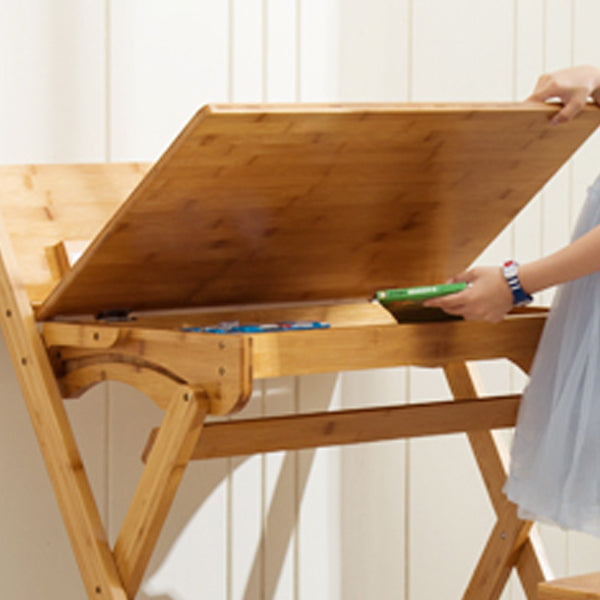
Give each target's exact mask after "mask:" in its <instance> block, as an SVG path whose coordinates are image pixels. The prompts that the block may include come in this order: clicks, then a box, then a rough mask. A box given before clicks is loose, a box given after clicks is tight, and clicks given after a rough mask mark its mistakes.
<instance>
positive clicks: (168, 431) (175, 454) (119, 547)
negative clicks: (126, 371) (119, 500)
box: [114, 386, 210, 598]
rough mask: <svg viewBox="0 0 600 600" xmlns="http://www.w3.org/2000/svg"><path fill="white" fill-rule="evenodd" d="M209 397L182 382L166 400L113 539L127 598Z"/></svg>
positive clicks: (144, 563)
mask: <svg viewBox="0 0 600 600" xmlns="http://www.w3.org/2000/svg"><path fill="white" fill-rule="evenodd" d="M209 401H210V400H209V398H208V396H207V395H206V393H205V392H204V391H197V390H194V389H192V388H189V387H187V386H182V387H181V388H180V389H179V390H178V391H177V393H176V394H175V395H174V397H173V398H172V400H171V403H170V405H169V408H168V409H167V413H166V415H165V417H164V419H163V422H162V424H161V427H160V430H159V432H158V436H157V438H156V443H155V445H154V448H153V449H152V452H151V453H150V457H149V458H148V463H147V464H146V467H145V468H144V471H143V473H142V477H141V479H140V482H139V484H138V487H137V489H136V492H135V495H134V497H133V501H132V503H131V505H130V507H129V511H128V513H127V515H126V517H125V521H124V523H123V526H122V528H121V531H120V533H119V537H118V539H117V542H116V544H115V550H114V556H115V560H116V563H117V567H118V569H119V572H120V574H121V577H122V579H123V586H124V588H125V591H126V592H127V596H128V598H133V597H134V596H135V594H136V593H137V590H138V588H139V585H140V583H141V580H142V577H143V575H144V571H145V570H146V566H147V565H148V561H149V560H150V556H151V554H152V551H153V550H154V547H155V545H156V541H157V539H158V536H159V533H160V530H161V528H162V525H163V523H164V521H165V519H166V517H167V514H168V512H169V508H170V507H171V504H172V502H173V499H174V497H175V493H176V491H177V487H178V486H179V482H180V481H181V477H182V476H183V473H184V471H185V468H186V466H187V464H188V462H189V460H190V457H191V455H192V452H193V451H194V448H195V447H196V444H197V443H198V438H199V437H200V433H201V432H202V426H203V424H204V419H205V417H206V414H207V411H208V406H209Z"/></svg>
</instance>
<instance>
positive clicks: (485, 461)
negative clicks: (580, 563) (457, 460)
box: [444, 362, 552, 600]
mask: <svg viewBox="0 0 600 600" xmlns="http://www.w3.org/2000/svg"><path fill="white" fill-rule="evenodd" d="M444 370H445V373H446V378H447V380H448V383H449V385H450V389H451V390H452V393H453V395H454V398H455V400H457V401H460V399H461V398H475V397H477V395H478V394H477V389H476V387H475V384H474V383H473V380H472V378H471V375H470V373H469V369H468V367H467V365H466V364H465V363H464V362H456V363H450V364H448V365H446V367H445V369H444ZM467 435H468V439H469V443H470V444H471V449H472V450H473V454H474V456H475V460H476V461H477V464H478V466H479V470H480V472H481V476H482V478H483V480H484V483H485V486H486V488H487V491H488V494H489V496H490V500H491V501H492V504H493V506H494V510H495V511H496V514H497V515H498V516H499V517H500V516H501V515H504V514H505V513H506V515H508V517H506V518H507V519H508V520H509V523H508V525H507V526H508V529H506V528H504V529H501V530H500V539H501V540H503V541H505V540H506V539H507V535H508V531H509V530H511V528H513V526H515V525H516V527H517V529H519V528H520V527H521V525H522V526H523V528H526V529H527V531H529V529H530V526H531V524H528V522H526V521H521V520H520V519H518V517H517V515H516V512H514V510H513V509H514V505H513V504H512V503H510V502H509V501H508V499H507V498H506V496H505V495H504V493H503V492H502V488H503V486H504V482H505V481H506V469H505V467H504V463H503V460H502V456H501V453H500V450H499V448H498V445H497V442H496V440H495V439H494V436H493V435H492V433H491V432H490V431H474V432H470V433H468V434H467ZM511 507H512V509H511ZM507 511H508V512H507ZM511 519H513V520H514V523H512V522H510V520H511ZM502 536H504V537H502ZM494 539H496V530H494V532H493V533H492V536H491V537H490V543H489V545H490V552H491V551H493V549H494V548H497V546H495V545H491V542H492V540H494ZM517 541H518V542H519V543H521V542H522V547H521V550H520V552H517V553H510V552H509V553H508V554H507V557H508V559H509V560H511V561H514V564H515V566H516V567H517V571H518V574H519V578H520V579H521V583H522V585H523V589H524V590H525V593H526V595H527V598H528V599H529V600H535V598H536V597H537V596H536V594H537V592H536V589H537V584H538V583H539V582H540V581H547V580H548V579H551V577H552V575H551V572H550V570H549V568H548V566H547V563H546V561H545V558H544V557H543V555H542V553H543V550H542V548H541V544H540V543H539V540H538V539H537V536H532V535H530V536H528V537H527V538H526V539H525V540H524V541H523V540H521V539H520V538H519V536H517ZM502 545H503V546H505V544H502ZM498 569H500V570H501V572H502V573H503V575H502V577H504V582H503V584H502V585H504V583H505V582H506V579H507V578H508V576H509V575H510V569H508V571H505V570H504V571H503V570H502V569H501V567H500V566H498ZM474 578H475V575H474ZM467 597H468V596H465V598H467ZM472 597H473V598H475V597H477V598H478V600H480V599H481V598H483V597H484V596H481V595H479V596H472Z"/></svg>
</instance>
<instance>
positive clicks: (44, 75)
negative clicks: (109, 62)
mask: <svg viewBox="0 0 600 600" xmlns="http://www.w3.org/2000/svg"><path fill="white" fill-rule="evenodd" d="M104 33H105V30H104V3H103V2H94V1H92V0H85V1H83V2H77V1H76V0H66V1H65V2H60V3H57V2H52V0H24V1H23V2H7V1H4V2H2V3H0V73H1V75H2V82H3V83H2V93H1V94H0V114H2V119H0V140H2V141H1V142H0V159H1V160H2V162H3V163H9V162H10V163H19V162H68V161H101V160H103V159H104V151H105V148H104V139H105V102H104V100H105V83H106V80H105V65H104V62H105V61H104V56H105V54H104V44H105V36H104Z"/></svg>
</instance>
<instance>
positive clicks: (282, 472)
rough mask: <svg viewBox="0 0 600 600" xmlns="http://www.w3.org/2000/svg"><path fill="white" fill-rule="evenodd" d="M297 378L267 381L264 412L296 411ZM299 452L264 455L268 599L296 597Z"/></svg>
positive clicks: (282, 413)
mask: <svg viewBox="0 0 600 600" xmlns="http://www.w3.org/2000/svg"><path fill="white" fill-rule="evenodd" d="M296 384H297V379H296V378H293V377H282V378H278V379H269V380H267V381H265V393H264V414H265V415H266V416H269V415H286V414H293V413H294V412H295V410H296V387H297V385H296ZM297 459H298V457H297V453H295V452H272V453H269V454H266V455H265V456H264V474H265V475H264V477H265V481H264V489H265V493H264V497H265V502H264V507H263V514H264V527H265V528H264V532H263V536H264V598H265V600H266V599H268V600H293V599H294V598H295V590H296V587H297V582H298V577H297V575H298V574H297V572H296V569H295V564H296V563H295V559H296V554H295V549H296V546H297V545H296V519H297V508H298V504H299V503H298V500H299V498H298V496H297V489H296V486H297V482H298V480H297V474H296V465H297Z"/></svg>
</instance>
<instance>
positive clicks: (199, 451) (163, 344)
mask: <svg viewBox="0 0 600 600" xmlns="http://www.w3.org/2000/svg"><path fill="white" fill-rule="evenodd" d="M555 111H556V108H555V107H552V106H545V105H533V104H499V105H489V104H486V105H474V104H461V105H416V104H414V105H403V104H389V105H381V104H365V105H342V104H340V105H289V106H285V105H248V106H246V105H244V106H242V105H214V106H207V107H205V108H203V109H202V110H200V111H199V112H198V113H197V114H196V115H195V116H194V117H193V119H192V120H191V121H190V123H189V124H188V125H187V126H186V127H185V128H184V130H183V131H182V132H181V134H180V135H179V136H178V137H177V139H176V140H175V141H174V142H173V144H172V145H171V146H170V148H169V149H168V150H167V151H166V152H165V154H164V155H163V156H162V157H161V158H160V160H158V162H157V163H156V164H154V165H153V166H148V165H136V164H102V165H35V166H34V165H30V166H8V167H2V168H1V169H0V210H1V213H2V219H3V231H2V234H1V236H0V242H1V252H2V261H1V265H0V266H1V271H0V282H1V285H0V289H1V298H2V307H1V310H0V321H1V322H2V327H3V332H4V335H5V337H6V340H7V344H8V347H9V350H10V353H11V356H12V360H13V363H14V367H15V370H16V372H17V374H18V377H19V382H20V384H21V387H22V390H23V394H24V397H25V400H26V402H27V404H28V408H29V410H30V413H31V414H32V423H33V426H34V428H35V431H36V434H37V437H38V440H39V442H40V447H41V449H42V452H43V455H44V458H45V461H46V465H47V468H48V472H49V474H50V478H51V480H52V483H53V487H54V490H55V493H56V496H57V499H58V502H59V505H60V507H61V511H62V514H63V518H64V520H65V524H66V526H67V529H68V531H69V535H70V539H71V542H72V545H73V549H74V552H75V555H76V558H77V560H78V564H79V567H80V570H81V574H82V577H83V580H84V583H85V586H86V590H87V593H88V595H89V597H90V598H95V599H108V598H110V599H117V598H118V599H121V600H122V599H125V598H129V599H131V598H134V597H135V595H136V593H137V590H138V587H139V585H140V582H141V579H142V576H143V574H144V571H145V568H146V566H147V563H148V560H149V558H150V555H151V553H152V550H153V548H154V546H155V543H156V540H157V538H158V535H159V532H160V528H161V526H162V524H163V522H164V520H165V517H166V515H167V513H168V510H169V507H170V506H171V502H172V500H173V497H174V495H175V492H176V489H177V486H178V483H179V480H180V478H181V476H182V473H183V470H184V467H185V465H186V464H187V463H188V462H189V461H190V460H192V459H201V458H208V457H217V456H233V455H238V454H252V453H257V452H268V451H272V450H281V449H299V448H309V447H318V446H325V445H333V444H345V443H357V442H368V441H373V440H382V439H393V438H400V437H413V436H422V435H438V434H444V433H450V432H457V431H464V432H467V434H468V436H469V440H470V443H471V445H472V448H473V452H474V454H475V457H476V459H477V462H478V464H479V468H480V470H481V474H482V477H483V479H484V481H485V484H486V486H487V489H488V492H489V496H490V499H491V502H492V504H493V506H494V509H495V511H496V513H497V515H498V523H497V525H496V527H495V528H494V530H493V531H492V533H491V537H490V539H489V543H488V545H487V546H486V548H485V550H484V552H483V554H482V556H481V559H480V561H479V564H478V565H476V567H475V572H474V574H473V577H472V579H471V581H470V582H469V583H468V584H467V583H466V582H465V583H466V591H465V595H464V598H472V599H477V600H482V599H488V598H489V599H491V598H497V596H498V593H499V590H501V589H502V588H503V587H504V584H505V582H506V580H507V578H508V576H509V574H510V571H511V568H512V567H513V566H514V567H516V568H517V570H518V573H519V575H520V577H521V581H522V582H523V585H524V588H525V590H526V593H527V596H528V598H534V597H535V594H536V587H537V584H538V583H539V582H542V581H544V580H545V579H546V578H547V573H546V572H545V571H544V567H543V565H542V562H541V561H540V558H539V555H538V549H537V546H536V544H537V542H536V541H535V539H534V538H533V537H532V536H531V535H530V532H529V530H530V527H531V523H530V522H527V521H521V520H519V519H518V518H517V516H516V512H515V510H514V506H512V505H511V504H509V503H508V502H507V501H506V499H505V498H504V496H503V495H502V493H501V488H502V484H503V480H504V478H505V473H504V470H503V466H502V463H501V461H500V458H499V454H498V449H497V448H496V446H495V444H494V441H493V438H492V436H491V433H490V430H491V429H493V428H497V427H508V426H511V425H512V424H514V421H515V416H516V411H517V406H518V400H519V398H518V396H503V397H494V398H486V399H485V401H484V400H482V399H479V398H478V397H477V394H476V391H475V388H474V385H473V382H472V380H471V379H470V377H469V374H468V371H467V368H466V365H465V361H467V360H477V359H490V358H497V357H498V358H499V357H506V358H508V359H510V360H512V361H513V362H514V363H516V364H517V365H519V366H520V367H521V368H523V369H525V370H527V369H528V368H529V366H530V363H531V359H532V356H533V353H534V351H535V347H536V344H537V340H538V337H539V334H540V332H541V329H542V327H543V323H544V319H545V314H544V313H543V312H540V311H533V310H532V311H527V312H524V313H521V314H518V315H513V316H510V317H509V318H507V319H505V320H504V322H503V323H501V324H499V325H488V324H485V323H470V322H463V321H450V322H428V323H404V324H400V323H397V322H396V321H395V320H394V319H393V318H392V316H391V315H390V313H388V312H387V311H386V310H385V309H384V308H383V307H381V306H380V305H378V304H373V303H371V302H370V298H371V297H372V295H373V293H374V291H375V290H378V289H384V288H391V287H408V286H413V285H422V284H427V283H436V282H441V281H444V280H445V279H446V278H447V277H449V276H450V275H452V274H454V273H455V272H457V271H459V270H461V269H464V268H465V267H467V266H468V265H469V264H470V263H471V262H472V261H473V260H474V259H475V258H476V257H477V255H478V254H479V253H480V252H481V251H482V250H483V249H484V248H485V247H486V245H487V244H488V243H489V242H490V241H491V240H492V239H493V238H494V237H495V236H496V235H497V234H498V233H499V232H500V231H501V230H502V229H503V228H504V227H505V226H506V225H507V224H508V223H509V222H510V221H511V220H512V219H513V218H514V217H515V215H516V214H517V213H518V212H519V210H520V209H521V208H522V207H523V206H524V205H525V204H526V203H527V202H528V201H529V200H530V199H531V198H532V197H533V196H534V195H535V194H536V193H537V192H538V191H539V190H540V188H541V187H542V186H543V185H544V183H545V182H546V181H547V180H548V179H549V178H550V177H551V176H552V175H553V174H554V173H555V172H556V171H557V170H558V169H559V167H560V166H561V165H562V164H563V163H564V162H565V161H566V160H567V159H568V158H569V157H570V156H571V154H572V153H573V152H574V151H575V150H576V149H577V148H578V147H579V146H580V145H581V143H582V142H583V141H584V140H585V139H586V138H587V137H588V136H589V135H590V134H591V133H592V131H593V130H594V129H595V128H596V127H597V125H598V124H599V123H600V111H598V110H596V109H594V108H591V107H590V108H587V109H586V110H585V111H584V112H583V113H582V114H581V116H580V117H579V118H577V119H576V120H575V121H573V122H572V123H569V124H567V125H564V126H561V127H551V126H550V125H549V119H550V117H551V115H552V114H554V112H555ZM82 240H83V241H86V242H89V243H87V247H86V248H85V250H84V251H83V254H82V256H81V257H80V258H79V260H77V261H76V262H75V263H74V264H73V265H72V266H70V265H69V264H68V260H67V258H66V257H67V251H66V250H65V249H68V248H69V245H70V244H74V243H76V242H78V241H79V242H81V241H82ZM100 314H104V315H107V314H108V315H111V314H112V315H117V314H118V315H121V316H122V317H123V320H120V321H110V320H101V319H98V318H96V317H97V316H98V315H100ZM233 319H235V320H239V321H240V322H270V321H285V320H309V321H326V322H328V323H329V324H330V327H329V328H327V329H315V330H307V331H277V332H264V333H258V334H254V333H237V334H231V335H226V336H223V335H217V334H210V333H195V332H186V331H182V330H181V328H182V327H184V326H185V327H198V326H205V325H212V324H214V323H218V322H221V321H224V320H233ZM40 323H41V327H40V326H39V324H40ZM396 365H421V366H441V367H443V368H444V370H445V373H446V376H447V378H448V381H449V384H450V388H451V390H452V393H453V395H454V400H449V401H448V402H441V403H440V402H436V403H433V404H416V405H409V406H406V405H402V406H396V407H390V406H386V407H382V408H369V409H366V408H363V409H356V410H349V411H339V412H326V413H316V414H299V415H293V416H281V417H274V418H273V417H271V418H268V419H267V418H265V419H252V420H236V421H227V420H214V421H211V423H209V424H206V425H204V420H205V417H206V415H207V414H213V415H227V414H229V413H231V412H233V411H237V410H241V409H243V407H244V405H245V404H246V403H247V402H248V399H249V397H250V393H251V389H252V385H253V381H254V380H255V379H261V378H269V377H278V376H282V375H301V374H308V373H317V372H335V371H341V370H351V369H367V368H368V369H374V368H383V367H391V366H396ZM105 379H114V380H120V381H125V382H127V383H129V384H131V385H133V386H135V387H137V388H138V389H140V390H141V391H143V392H144V393H146V395H147V396H148V397H149V398H150V399H151V400H152V401H154V402H155V403H156V404H157V405H158V406H160V407H161V408H162V409H164V412H165V414H164V420H163V422H162V424H161V426H160V428H159V429H158V430H157V431H155V432H149V434H150V435H149V441H148V446H147V448H146V450H145V458H146V466H145V468H144V472H143V475H142V477H141V480H140V482H139V485H138V488H137V491H136V493H135V495H134V497H133V499H132V502H131V506H130V509H129V511H128V514H127V516H126V518H125V521H124V523H123V526H122V529H121V531H120V533H119V536H118V539H117V541H116V543H115V546H114V548H111V547H110V546H109V544H108V541H107V538H106V535H105V533H104V529H103V526H102V523H101V520H100V517H99V514H98V510H97V507H96V503H95V501H94V498H93V495H92V493H91V490H90V486H89V483H88V480H87V477H86V475H85V471H84V470H82V469H81V468H80V467H81V464H80V461H81V458H80V455H79V451H78V448H77V445H76V442H75V439H74V437H73V433H72V430H71V427H70V424H69V422H68V419H67V416H66V413H65V410H64V404H63V398H69V397H77V396H79V395H81V394H82V393H83V392H84V391H85V390H87V389H88V388H90V387H91V386H93V385H94V384H96V383H98V382H100V381H103V380H105ZM457 400H460V401H457ZM141 450H142V449H140V451H141Z"/></svg>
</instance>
